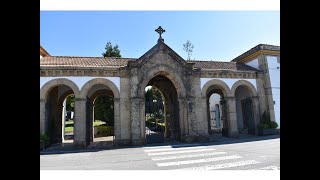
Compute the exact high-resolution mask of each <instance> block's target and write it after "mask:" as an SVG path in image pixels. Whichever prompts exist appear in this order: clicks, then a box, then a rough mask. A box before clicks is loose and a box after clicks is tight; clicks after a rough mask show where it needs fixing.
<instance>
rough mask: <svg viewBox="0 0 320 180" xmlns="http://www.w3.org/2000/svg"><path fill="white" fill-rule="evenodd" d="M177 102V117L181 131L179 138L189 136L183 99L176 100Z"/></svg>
mask: <svg viewBox="0 0 320 180" xmlns="http://www.w3.org/2000/svg"><path fill="white" fill-rule="evenodd" d="M178 102H179V109H180V111H179V113H180V114H179V117H180V119H179V120H180V129H181V136H183V135H186V134H189V129H188V122H187V121H188V120H187V106H186V101H185V98H178Z"/></svg>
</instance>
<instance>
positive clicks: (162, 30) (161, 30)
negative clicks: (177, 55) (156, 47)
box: [155, 26, 166, 39]
mask: <svg viewBox="0 0 320 180" xmlns="http://www.w3.org/2000/svg"><path fill="white" fill-rule="evenodd" d="M155 31H156V32H157V33H159V35H160V37H159V39H162V37H161V34H162V33H164V32H166V30H164V29H162V27H161V26H159V27H158V29H156V30H155Z"/></svg>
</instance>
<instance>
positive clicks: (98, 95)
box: [86, 84, 115, 146]
mask: <svg viewBox="0 0 320 180" xmlns="http://www.w3.org/2000/svg"><path fill="white" fill-rule="evenodd" d="M86 106H87V121H86V122H87V134H88V137H87V138H88V139H87V141H88V142H89V144H90V145H92V146H100V145H103V146H113V141H114V139H115V134H114V93H113V91H112V90H111V88H110V87H108V86H107V85H105V84H95V85H93V86H92V87H91V88H90V89H89V90H88V93H87V105H86Z"/></svg>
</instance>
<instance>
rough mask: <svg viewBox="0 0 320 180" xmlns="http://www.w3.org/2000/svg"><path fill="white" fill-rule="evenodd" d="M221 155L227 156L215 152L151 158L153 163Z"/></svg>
mask: <svg viewBox="0 0 320 180" xmlns="http://www.w3.org/2000/svg"><path fill="white" fill-rule="evenodd" d="M221 154H226V152H213V153H201V154H187V155H177V156H164V157H155V158H151V159H152V160H153V161H162V160H171V159H181V158H193V157H202V156H215V155H221Z"/></svg>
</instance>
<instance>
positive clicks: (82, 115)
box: [73, 98, 88, 147]
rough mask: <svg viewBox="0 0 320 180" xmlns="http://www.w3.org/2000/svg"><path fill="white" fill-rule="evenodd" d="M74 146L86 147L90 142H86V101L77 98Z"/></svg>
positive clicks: (75, 103)
mask: <svg viewBox="0 0 320 180" xmlns="http://www.w3.org/2000/svg"><path fill="white" fill-rule="evenodd" d="M74 101H75V102H74V105H75V106H74V113H75V117H74V141H73V143H74V145H76V146H79V147H86V146H87V145H88V142H86V135H87V134H86V132H87V131H86V128H87V127H86V126H87V123H86V113H87V108H86V102H87V100H86V99H80V98H75V100H74Z"/></svg>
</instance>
